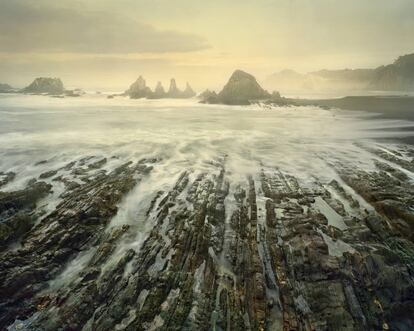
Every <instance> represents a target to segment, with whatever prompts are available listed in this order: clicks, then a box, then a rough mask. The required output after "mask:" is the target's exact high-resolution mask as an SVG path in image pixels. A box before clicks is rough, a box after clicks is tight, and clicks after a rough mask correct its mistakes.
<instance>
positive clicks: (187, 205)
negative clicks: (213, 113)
mask: <svg viewBox="0 0 414 331" xmlns="http://www.w3.org/2000/svg"><path fill="white" fill-rule="evenodd" d="M361 148H364V149H366V152H367V153H371V155H372V158H373V159H374V160H375V162H374V163H375V168H374V169H371V170H367V169H364V168H362V167H361V168H358V167H357V168H356V167H355V164H352V162H351V163H350V164H346V163H344V162H339V161H335V160H334V159H330V160H329V161H327V162H329V164H330V166H331V168H332V170H333V171H334V172H335V174H336V175H335V177H334V178H330V179H329V180H327V179H321V178H319V179H318V178H317V177H314V178H313V179H312V180H311V181H309V180H307V181H303V180H302V179H301V178H300V176H295V175H292V174H289V173H286V172H283V171H281V170H280V169H278V168H277V167H276V168H269V167H266V166H262V167H261V169H259V171H258V172H257V173H252V174H251V175H250V176H247V177H246V178H244V179H242V180H238V181H235V180H234V176H232V173H231V172H229V170H228V169H227V161H226V157H225V156H223V157H222V158H220V159H215V160H211V161H210V162H208V164H206V169H209V170H206V171H196V172H194V171H193V170H191V169H183V171H182V173H181V175H180V176H179V177H178V178H177V180H176V181H175V184H174V185H173V186H171V187H170V188H169V189H167V190H162V191H154V192H153V193H152V199H151V201H149V202H148V206H147V209H146V212H145V213H143V214H142V215H141V214H140V215H136V218H137V222H138V218H139V219H140V224H144V225H145V229H147V230H144V229H141V230H137V228H134V226H135V225H134V224H119V225H116V224H115V225H111V226H110V224H111V220H112V219H113V218H114V217H115V216H116V215H117V214H118V213H119V212H120V210H119V206H120V204H121V202H122V201H123V199H125V197H126V196H128V193H129V192H130V191H131V190H132V189H133V188H134V187H135V188H136V187H138V188H139V187H140V185H141V181H142V180H144V179H145V178H147V177H148V176H149V175H150V174H151V173H152V171H156V169H157V166H158V162H159V160H157V159H151V160H148V159H143V160H141V161H139V162H136V161H135V162H129V161H127V160H124V161H122V160H118V161H119V165H118V166H117V167H115V168H114V169H113V170H110V171H109V170H107V169H105V166H106V164H107V163H108V162H112V161H111V160H108V159H106V158H103V159H99V158H96V157H85V158H83V159H80V160H74V161H72V162H70V163H68V164H66V165H65V166H63V167H60V168H57V169H52V170H48V171H46V172H44V173H42V174H41V175H40V176H39V178H36V179H33V180H32V181H30V182H29V183H28V184H27V187H26V188H25V189H22V190H19V191H2V192H1V194H0V215H1V223H0V226H1V227H0V229H1V230H0V231H1V235H2V245H1V247H0V249H1V251H0V307H1V309H0V327H1V329H7V328H8V330H23V329H24V330H84V331H86V330H196V329H197V330H412V329H413V328H414V319H413V316H414V276H413V275H414V243H413V241H414V236H413V230H414V227H413V224H414V190H413V186H412V178H413V171H414V167H413V163H412V162H413V157H414V150H412V149H411V148H409V147H401V149H398V150H397V149H394V150H393V149H388V150H384V149H383V148H374V147H366V146H361ZM121 161H122V162H121ZM45 162H46V161H45ZM42 165H43V164H42V163H39V165H38V166H42ZM2 176H3V177H2V178H7V179H3V181H4V182H3V183H4V185H7V183H12V181H13V180H15V178H18V176H19V174H2ZM6 181H7V183H6ZM50 183H52V184H50ZM58 183H60V184H59V185H62V187H63V189H62V193H60V194H59V203H57V204H56V206H55V207H54V208H52V209H51V210H45V208H44V204H43V203H41V202H42V201H44V199H45V198H47V197H48V196H49V195H51V194H54V193H53V190H54V189H55V185H56V184H58ZM52 186H53V188H52ZM136 231H138V232H136ZM137 233H142V235H144V237H143V240H142V242H141V243H140V244H139V246H137V244H134V243H135V242H136V239H134V238H135V236H136V235H137Z"/></svg>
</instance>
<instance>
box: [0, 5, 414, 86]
mask: <svg viewBox="0 0 414 331" xmlns="http://www.w3.org/2000/svg"><path fill="white" fill-rule="evenodd" d="M413 31H414V1H413V0H347V1H339V0H209V1H201V0H174V1H172V0H59V1H55V0H0V83H9V84H11V85H14V86H16V87H22V86H25V85H28V84H29V83H30V82H31V81H32V80H33V79H34V78H35V77H38V76H51V77H60V78H61V79H62V80H63V82H64V84H65V86H67V87H80V88H84V89H102V90H113V91H120V90H125V89H126V88H127V87H128V86H129V85H130V84H131V83H132V82H133V81H134V80H135V79H136V78H137V77H138V76H139V75H143V76H144V78H145V79H146V80H147V83H148V85H149V86H151V87H153V86H154V85H155V84H156V82H157V81H161V82H162V83H163V84H164V87H168V82H169V79H170V78H172V77H174V78H176V80H177V84H178V86H179V87H180V86H181V87H184V86H185V82H186V81H188V82H189V83H190V84H191V85H192V86H193V87H195V88H196V89H197V90H201V89H204V88H213V89H218V88H219V87H220V86H222V85H223V84H224V83H225V82H226V80H227V78H228V77H229V75H230V74H231V73H232V72H233V71H234V70H235V69H242V70H246V71H248V72H250V73H252V74H254V75H256V76H257V77H258V79H259V81H260V80H261V79H264V78H265V77H266V76H268V75H270V74H272V73H274V72H277V71H280V70H283V69H294V70H297V71H299V72H308V71H314V70H319V69H341V68H374V67H377V66H379V65H382V64H388V63H391V62H393V61H394V60H395V59H396V58H397V57H398V56H399V55H403V54H408V53H414V34H413Z"/></svg>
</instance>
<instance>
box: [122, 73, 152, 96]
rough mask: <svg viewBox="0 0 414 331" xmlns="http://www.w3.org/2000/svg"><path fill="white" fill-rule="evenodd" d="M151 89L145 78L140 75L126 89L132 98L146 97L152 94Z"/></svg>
mask: <svg viewBox="0 0 414 331" xmlns="http://www.w3.org/2000/svg"><path fill="white" fill-rule="evenodd" d="M151 93H152V92H151V89H150V88H149V87H148V86H147V85H146V82H145V79H144V78H142V76H139V77H138V79H137V80H136V81H135V82H134V83H133V84H132V85H131V86H130V87H129V89H128V90H126V91H125V95H128V96H129V97H130V98H131V99H140V98H146V97H148V96H149V95H150V94H151Z"/></svg>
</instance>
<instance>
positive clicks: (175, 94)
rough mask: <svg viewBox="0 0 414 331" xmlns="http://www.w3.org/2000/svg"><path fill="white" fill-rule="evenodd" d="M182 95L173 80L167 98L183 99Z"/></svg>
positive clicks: (172, 79)
mask: <svg viewBox="0 0 414 331" xmlns="http://www.w3.org/2000/svg"><path fill="white" fill-rule="evenodd" d="M181 95H182V92H181V91H180V90H179V89H178V87H177V83H176V82H175V79H174V78H171V81H170V88H169V89H168V92H167V97H168V98H181Z"/></svg>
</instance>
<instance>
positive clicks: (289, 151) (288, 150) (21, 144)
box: [0, 95, 411, 189]
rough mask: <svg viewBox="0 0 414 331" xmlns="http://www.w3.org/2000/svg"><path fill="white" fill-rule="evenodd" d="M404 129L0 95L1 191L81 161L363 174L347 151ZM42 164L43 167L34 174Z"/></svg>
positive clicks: (385, 123)
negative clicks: (353, 168)
mask: <svg viewBox="0 0 414 331" xmlns="http://www.w3.org/2000/svg"><path fill="white" fill-rule="evenodd" d="M409 125H410V124H409V123H408V122H403V121H393V120H379V119H373V118H370V116H369V115H364V114H361V113H356V112H353V113H351V112H348V113H347V112H342V111H329V110H322V109H319V108H315V107H299V108H297V107H280V108H276V109H263V108H262V107H260V106H249V107H237V106H234V107H233V106H231V107H230V106H220V105H201V104H198V103H197V102H196V100H129V99H126V98H115V99H106V98H105V97H104V96H94V95H91V96H85V97H82V98H65V99H56V98H50V97H45V96H28V95H0V171H15V172H16V173H19V176H18V178H17V179H16V180H15V181H14V182H13V183H11V184H10V185H9V186H8V187H6V189H12V188H16V187H19V186H24V184H25V182H26V181H27V180H28V179H29V178H32V177H35V176H37V175H38V174H39V173H41V172H44V171H46V170H49V169H54V168H56V167H57V166H63V165H64V164H65V163H67V162H68V161H70V160H73V159H76V158H81V157H82V156H85V155H95V156H106V157H108V156H109V157H110V156H116V157H120V158H124V157H125V158H130V159H140V158H143V157H152V156H154V157H161V158H162V159H163V162H164V165H165V167H164V170H165V171H166V174H165V175H168V176H172V175H174V174H177V173H179V172H180V171H181V170H182V169H183V168H186V167H194V168H203V167H205V166H206V165H205V163H204V161H209V160H213V159H215V158H217V157H222V156H225V155H226V156H227V157H228V161H227V167H229V168H230V169H231V170H233V172H234V174H235V175H236V176H237V175H241V176H244V174H246V173H251V172H252V171H253V172H254V169H255V168H256V167H257V166H258V165H259V164H265V165H266V166H277V167H279V168H281V169H282V170H284V171H288V172H298V173H302V174H305V173H306V174H309V173H313V172H315V171H317V172H319V173H322V172H321V169H323V168H324V167H325V162H323V161H321V157H326V156H327V155H329V156H331V157H332V158H339V159H341V158H358V160H359V162H360V163H361V164H365V163H366V165H367V166H368V165H369V163H370V162H369V161H370V155H369V154H367V153H366V152H365V151H364V150H362V149H360V148H359V147H357V146H355V143H361V142H364V143H370V142H371V140H372V139H375V138H384V137H399V136H401V135H403V134H404V135H410V134H411V132H410V131H408V132H407V131H404V132H401V131H399V128H401V127H405V126H409ZM384 128H388V129H387V130H386V131H384V130H383V129H384ZM42 160H48V162H47V163H46V164H44V165H42V166H41V167H39V166H34V164H35V163H36V162H39V161H42ZM115 163H116V162H109V163H108V164H107V167H111V165H115ZM160 176H161V174H160Z"/></svg>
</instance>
